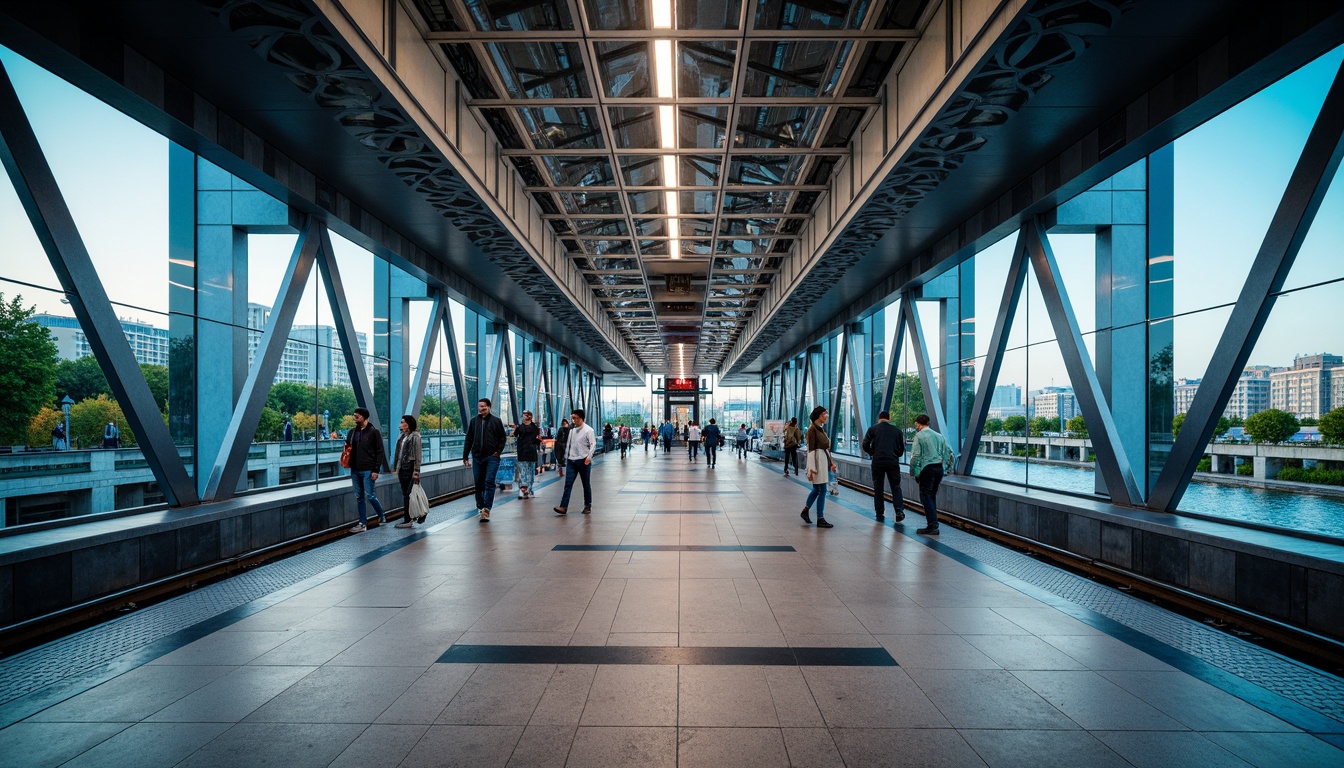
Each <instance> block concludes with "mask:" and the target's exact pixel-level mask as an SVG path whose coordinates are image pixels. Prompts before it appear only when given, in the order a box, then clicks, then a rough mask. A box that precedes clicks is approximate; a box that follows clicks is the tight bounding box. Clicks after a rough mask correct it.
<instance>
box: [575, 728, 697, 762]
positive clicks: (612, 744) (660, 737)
mask: <svg viewBox="0 0 1344 768" xmlns="http://www.w3.org/2000/svg"><path fill="white" fill-rule="evenodd" d="M618 765H631V766H634V765H637V766H640V768H675V766H676V765H677V729H676V728H584V727H580V728H579V729H578V731H577V732H576V733H575V734H574V743H573V744H572V745H571V746H570V749H569V760H568V762H566V763H565V766H566V768H611V767H612V766H618Z"/></svg>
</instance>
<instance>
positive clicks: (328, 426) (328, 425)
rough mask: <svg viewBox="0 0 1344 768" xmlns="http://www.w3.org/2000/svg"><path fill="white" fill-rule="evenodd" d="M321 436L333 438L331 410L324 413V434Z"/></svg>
mask: <svg viewBox="0 0 1344 768" xmlns="http://www.w3.org/2000/svg"><path fill="white" fill-rule="evenodd" d="M319 434H325V436H326V437H331V411H329V410H324V411H322V432H320V433H319Z"/></svg>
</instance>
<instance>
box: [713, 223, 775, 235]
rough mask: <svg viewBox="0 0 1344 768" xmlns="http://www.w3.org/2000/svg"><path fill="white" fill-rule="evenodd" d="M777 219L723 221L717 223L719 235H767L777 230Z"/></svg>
mask: <svg viewBox="0 0 1344 768" xmlns="http://www.w3.org/2000/svg"><path fill="white" fill-rule="evenodd" d="M779 221H780V220H779V219H724V220H723V221H721V222H719V234H720V235H738V236H741V235H749V236H754V235H769V234H773V233H774V232H775V231H777V230H778V228H779Z"/></svg>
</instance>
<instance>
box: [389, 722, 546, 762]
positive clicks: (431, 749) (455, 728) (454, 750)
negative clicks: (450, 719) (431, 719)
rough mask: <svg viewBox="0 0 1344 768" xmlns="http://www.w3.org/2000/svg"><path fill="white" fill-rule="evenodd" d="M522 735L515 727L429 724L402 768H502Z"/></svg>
mask: <svg viewBox="0 0 1344 768" xmlns="http://www.w3.org/2000/svg"><path fill="white" fill-rule="evenodd" d="M522 735H523V728H522V726H518V725H431V726H430V727H429V730H428V731H426V732H425V735H424V736H423V737H422V738H421V739H420V741H419V742H418V743H417V744H416V745H415V748H414V749H412V750H411V753H410V754H409V755H407V756H406V759H405V760H404V761H402V763H401V765H402V766H404V768H495V767H496V766H498V768H503V767H504V766H505V765H508V762H509V756H510V755H511V754H513V748H514V745H516V744H517V743H518V739H519V738H520V737H521V736H522Z"/></svg>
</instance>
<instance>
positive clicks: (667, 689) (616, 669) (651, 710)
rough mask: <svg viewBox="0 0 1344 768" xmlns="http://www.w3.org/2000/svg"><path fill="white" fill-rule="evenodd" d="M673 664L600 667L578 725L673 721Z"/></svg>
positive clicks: (675, 705) (674, 707) (674, 706)
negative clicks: (665, 665)
mask: <svg viewBox="0 0 1344 768" xmlns="http://www.w3.org/2000/svg"><path fill="white" fill-rule="evenodd" d="M677 669H678V668H677V667H659V666H600V667H598V668H597V673H596V675H595V676H594V678H593V685H592V688H591V689H590V690H589V692H588V703H587V705H586V706H585V707H584V709H583V716H582V718H581V719H580V721H579V722H580V724H581V725H585V726H588V725H591V726H598V725H619V726H672V725H676V724H677Z"/></svg>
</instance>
